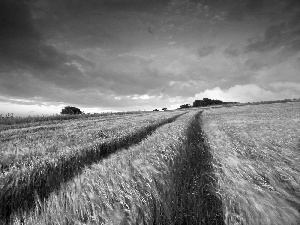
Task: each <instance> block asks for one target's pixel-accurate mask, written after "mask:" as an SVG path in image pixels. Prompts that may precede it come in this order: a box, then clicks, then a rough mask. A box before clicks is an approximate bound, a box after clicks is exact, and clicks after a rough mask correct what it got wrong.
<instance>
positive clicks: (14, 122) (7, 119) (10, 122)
mask: <svg viewBox="0 0 300 225" xmlns="http://www.w3.org/2000/svg"><path fill="white" fill-rule="evenodd" d="M141 113H145V112H141V111H128V112H111V113H110V112H108V113H94V114H80V115H78V114H74V115H58V114H57V115H53V116H27V117H14V116H13V114H8V115H7V116H2V115H1V114H0V131H1V130H3V129H4V130H6V129H12V128H18V126H22V124H23V125H24V126H28V125H27V124H28V123H40V122H51V123H53V122H59V121H64V120H74V119H86V118H92V117H106V116H111V115H127V114H141Z"/></svg>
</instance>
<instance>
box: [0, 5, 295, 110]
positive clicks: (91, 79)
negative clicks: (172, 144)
mask: <svg viewBox="0 0 300 225" xmlns="http://www.w3.org/2000/svg"><path fill="white" fill-rule="evenodd" d="M203 97H208V98H213V99H221V100H224V101H239V102H248V101H262V100H275V99H285V98H299V97H300V1H299V0H1V1H0V114H1V113H2V114H6V113H8V112H11V113H14V114H15V115H21V114H22V115H28V114H31V115H34V114H53V113H59V112H60V110H61V108H62V107H63V106H66V105H72V106H77V107H79V108H82V109H84V111H86V112H100V111H128V110H151V109H154V108H162V107H167V108H176V107H179V105H181V104H184V103H192V102H193V101H194V100H195V99H202V98H203Z"/></svg>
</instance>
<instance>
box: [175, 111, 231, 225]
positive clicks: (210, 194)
mask: <svg viewBox="0 0 300 225" xmlns="http://www.w3.org/2000/svg"><path fill="white" fill-rule="evenodd" d="M200 116H201V114H198V115H197V116H196V117H195V120H194V121H193V122H192V123H191V124H190V127H189V128H188V131H187V140H186V143H187V146H186V148H187V149H186V152H187V155H186V160H182V161H181V162H180V165H179V166H178V168H180V169H179V170H178V171H177V176H175V181H174V183H175V184H176V186H177V187H176V189H177V194H176V196H177V199H176V200H175V201H176V204H177V211H176V212H175V213H174V215H175V218H174V224H175V225H189V224H199V225H201V224H203V225H207V224H213V225H225V223H224V218H223V211H222V201H221V200H220V198H219V197H218V196H217V194H216V191H215V190H216V184H217V179H216V177H215V175H214V168H213V156H212V154H211V152H210V149H209V145H208V144H207V143H206V141H205V138H204V135H203V131H202V129H201V118H200ZM176 177H181V178H182V179H180V180H176Z"/></svg>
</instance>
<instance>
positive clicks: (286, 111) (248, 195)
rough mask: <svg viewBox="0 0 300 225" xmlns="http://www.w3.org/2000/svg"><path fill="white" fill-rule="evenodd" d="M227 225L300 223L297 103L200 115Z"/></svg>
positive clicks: (299, 120)
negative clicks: (212, 160)
mask: <svg viewBox="0 0 300 225" xmlns="http://www.w3.org/2000/svg"><path fill="white" fill-rule="evenodd" d="M203 129H204V131H205V135H206V137H207V144H208V145H209V146H210V148H211V152H212V155H213V158H214V159H215V161H214V166H215V168H216V169H215V170H216V174H217V175H216V177H217V178H218V186H219V187H218V192H219V193H220V195H221V196H222V201H223V211H224V216H225V222H226V224H228V225H229V224H247V225H269V224H270V225H271V224H272V225H283V224H289V225H291V224H294V225H297V224H300V169H299V163H300V148H299V147H300V144H299V143H300V139H299V137H300V103H299V102H298V103H296V102H295V103H286V104H285V105H284V107H283V105H282V104H276V105H275V104H274V105H256V106H240V107H232V108H222V109H214V110H210V111H205V112H204V113H203Z"/></svg>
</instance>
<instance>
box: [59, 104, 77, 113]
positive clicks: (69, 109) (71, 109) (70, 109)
mask: <svg viewBox="0 0 300 225" xmlns="http://www.w3.org/2000/svg"><path fill="white" fill-rule="evenodd" d="M61 114H82V112H81V110H80V109H78V108H76V107H74V106H66V107H65V108H64V109H62V110H61Z"/></svg>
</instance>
